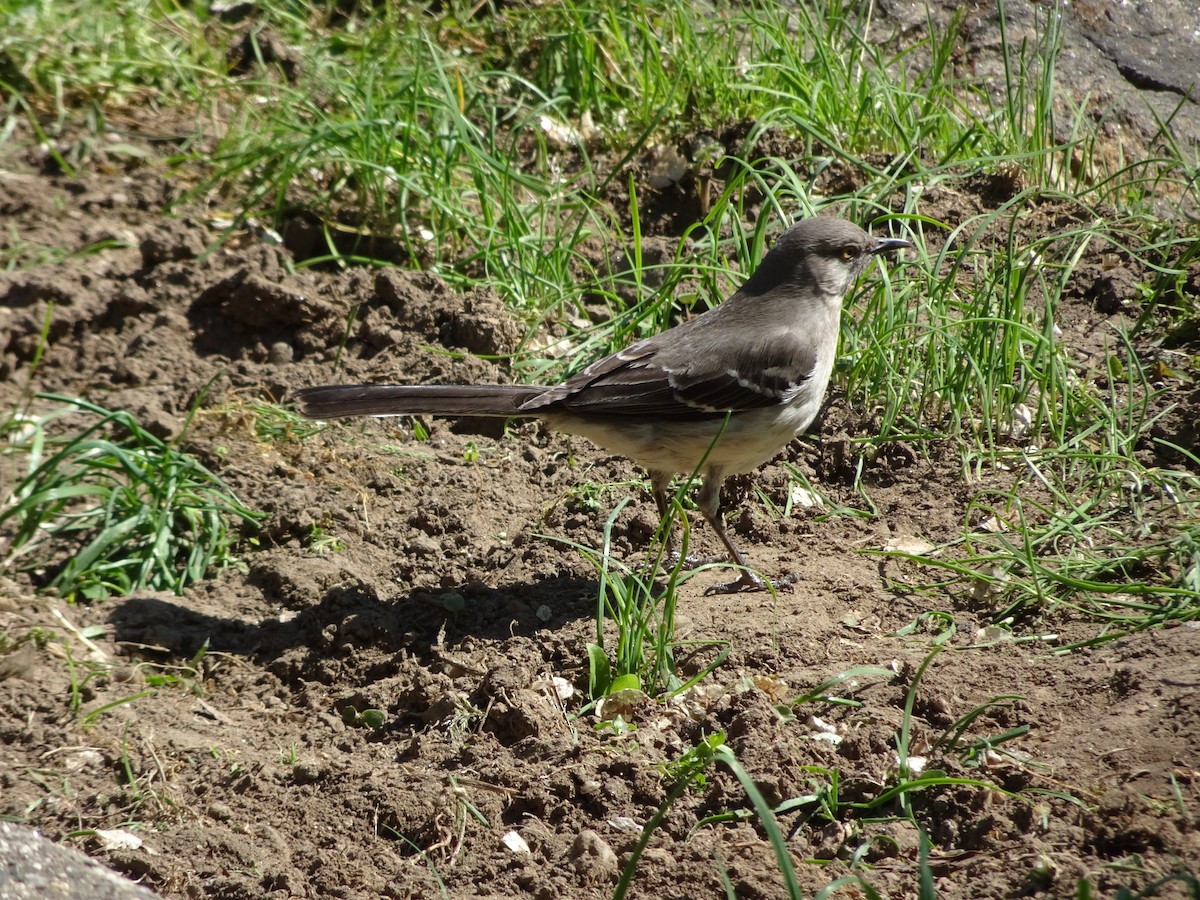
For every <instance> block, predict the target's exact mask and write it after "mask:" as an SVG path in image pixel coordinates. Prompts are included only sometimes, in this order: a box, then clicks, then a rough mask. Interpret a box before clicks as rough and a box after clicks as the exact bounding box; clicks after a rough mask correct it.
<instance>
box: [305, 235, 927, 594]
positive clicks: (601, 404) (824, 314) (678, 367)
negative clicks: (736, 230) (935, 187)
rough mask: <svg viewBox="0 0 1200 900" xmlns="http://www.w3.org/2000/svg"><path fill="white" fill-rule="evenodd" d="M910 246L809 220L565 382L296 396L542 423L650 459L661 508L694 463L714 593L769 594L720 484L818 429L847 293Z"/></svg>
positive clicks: (318, 403)
mask: <svg viewBox="0 0 1200 900" xmlns="http://www.w3.org/2000/svg"><path fill="white" fill-rule="evenodd" d="M911 246H912V244H911V243H910V242H909V241H907V240H904V239H902V238H895V237H873V236H872V235H870V234H868V233H867V232H866V231H864V230H863V229H862V228H860V227H859V226H857V225H855V224H854V223H853V222H850V221H847V220H845V219H841V218H835V217H833V216H813V217H809V218H804V219H800V220H799V221H797V222H795V223H794V224H793V225H791V226H790V227H789V228H787V229H786V230H785V231H784V232H783V233H782V234H781V235H780V237H779V238H778V239H777V240H776V241H775V243H774V245H773V246H772V247H771V249H770V250H769V251H768V252H767V253H766V255H765V256H764V257H763V259H762V261H761V262H760V263H759V265H758V266H757V268H755V269H754V271H753V272H752V273H751V274H750V276H749V277H748V278H747V279H746V280H745V282H743V284H742V285H741V287H739V288H738V289H737V290H736V291H735V292H734V293H733V294H732V295H731V296H730V297H729V298H728V299H727V300H725V301H724V302H723V303H720V304H718V305H716V306H714V307H712V308H710V309H708V310H707V311H706V312H704V313H702V314H700V315H698V316H696V317H695V318H692V319H688V320H686V321H684V322H682V323H680V324H678V325H675V326H674V327H672V328H669V329H667V330H665V331H662V332H660V333H658V334H656V335H654V336H653V337H649V338H646V339H644V340H640V341H637V342H636V343H634V344H631V345H630V346H628V347H625V348H624V349H622V350H618V351H617V352H615V353H613V354H611V355H609V356H605V357H603V358H602V359H599V360H597V361H595V362H593V363H591V364H590V365H588V366H587V367H586V368H584V369H582V370H581V371H579V372H578V373H576V374H575V375H572V376H570V377H568V378H567V379H566V380H565V381H563V382H562V383H560V384H552V385H533V384H462V385H453V384H436V385H433V384H416V385H397V384H331V385H322V386H317V387H306V388H302V389H300V390H298V391H296V392H295V399H296V400H297V402H298V408H299V411H300V413H301V414H302V415H304V416H306V417H308V418H313V419H333V418H342V417H347V416H395V415H438V416H499V417H504V418H510V417H527V418H535V419H541V420H543V421H544V422H545V423H546V424H547V425H548V426H549V427H550V428H552V429H554V430H556V431H561V432H566V433H568V434H574V435H582V436H583V437H585V438H588V439H590V440H591V441H593V442H594V443H596V444H598V445H599V446H600V447H602V448H604V449H606V450H608V451H610V452H613V453H616V454H619V455H621V456H625V457H628V458H629V459H631V460H633V461H634V462H636V463H637V464H638V465H640V466H641V467H642V468H644V469H645V470H646V471H647V473H648V474H649V477H650V486H651V491H652V493H653V496H654V500H655V503H656V505H657V507H658V511H659V513H660V515H662V516H665V515H666V513H667V510H668V508H669V499H668V497H669V495H668V488H669V487H670V483H671V480H672V478H673V477H674V476H675V475H677V474H684V475H691V474H692V473H694V472H696V471H699V472H700V474H701V475H702V479H703V480H702V482H701V486H700V488H699V490H698V492H697V496H696V505H697V507H698V508H699V510H700V512H701V513H702V514H703V516H704V518H705V520H706V521H707V522H708V524H709V525H710V527H711V528H712V529H713V531H715V532H716V534H717V536H718V537H719V538H720V539H721V542H722V543H723V544H724V546H725V549H726V551H727V552H728V561H729V562H730V563H731V564H732V565H733V566H735V567H737V568H738V569H739V570H740V573H741V574H740V575H739V576H738V578H737V579H735V580H734V581H732V582H730V583H728V584H723V585H718V586H716V587H715V588H710V590H709V593H717V592H719V593H733V592H736V591H741V590H762V589H765V588H766V587H767V586H768V585H767V583H766V582H765V581H764V579H762V578H761V577H759V576H758V575H757V574H755V573H754V572H753V571H752V570H751V568H750V566H749V565H747V563H746V558H745V556H744V555H743V554H742V552H741V550H740V549H739V548H738V546H737V545H736V544H735V543H734V541H733V539H732V538H731V537H730V535H729V532H728V531H727V530H726V528H725V516H724V512H725V511H724V509H723V508H722V505H721V487H722V485H723V483H724V481H725V480H726V478H728V477H729V476H731V475H738V474H743V473H748V472H753V471H755V470H757V469H758V468H759V467H760V466H762V465H763V464H764V463H766V462H768V461H769V460H771V459H772V458H773V457H775V456H776V455H777V454H778V453H779V451H780V450H782V449H783V447H785V446H786V445H787V444H788V443H789V442H790V441H791V440H792V439H793V438H794V437H796V436H797V435H799V434H801V433H803V432H804V431H805V430H806V429H807V428H808V427H809V426H810V425H811V424H812V422H813V420H814V419H815V418H816V416H817V413H818V412H819V411H820V409H821V406H822V404H823V402H824V397H825V391H826V388H827V387H828V385H829V378H830V375H831V373H832V371H833V364H834V359H835V356H836V354H837V346H838V338H839V333H840V325H841V309H842V301H843V299H844V297H845V295H846V294H847V292H848V291H849V290H850V288H851V287H853V286H854V284H855V283H856V282H857V280H858V278H859V276H861V275H862V274H863V272H864V271H865V270H866V268H867V266H868V265H869V264H870V263H871V261H872V260H873V259H874V258H875V257H876V256H878V255H880V254H882V253H888V252H892V251H897V250H901V249H903V248H905V247H911Z"/></svg>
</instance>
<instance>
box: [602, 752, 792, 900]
mask: <svg viewBox="0 0 1200 900" xmlns="http://www.w3.org/2000/svg"><path fill="white" fill-rule="evenodd" d="M716 764H720V765H723V766H725V767H726V768H727V769H729V771H730V772H732V773H733V775H734V777H735V778H736V779H737V780H738V783H739V784H741V786H742V789H743V790H744V791H745V792H746V796H747V798H749V800H750V803H751V806H752V807H753V808H754V814H755V815H756V816H757V818H758V820H759V823H760V824H761V825H762V828H763V830H764V831H766V833H767V839H768V841H769V842H770V844H771V849H772V851H773V852H774V855H775V862H776V865H777V866H778V867H779V873H780V877H781V878H782V880H783V885H784V889H785V890H786V892H787V896H788V897H789V898H793V900H799V898H800V897H801V892H800V885H799V881H798V879H797V877H796V869H795V867H794V866H793V865H792V859H791V855H790V854H789V853H788V849H787V841H786V839H785V838H784V836H783V832H782V831H780V830H779V824H778V822H777V821H776V819H775V814H774V812H773V811H772V810H771V807H770V805H769V804H768V803H767V801H766V799H765V798H764V797H763V795H762V792H761V791H759V789H758V785H756V784H755V783H754V779H753V777H751V775H750V773H749V772H748V771H747V770H746V768H745V767H744V766H743V765H742V764H741V761H740V760H738V758H737V756H736V755H735V754H734V752H733V751H732V750H730V749H729V747H728V746H726V744H725V736H724V735H722V734H714V735H709V736H708V737H706V738H704V740H702V741H701V742H700V743H698V744H696V745H695V746H694V747H692V748H691V749H690V750H688V751H687V752H685V753H684V754H683V755H682V756H680V757H679V759H678V760H676V761H675V762H674V763H672V764H671V765H669V766H668V767H667V777H668V779H669V780H670V781H671V782H672V784H671V788H670V790H669V791H668V793H667V799H666V800H665V801H664V802H663V804H662V805H661V806H660V807H659V808H658V809H657V810H656V811H655V813H654V815H653V816H651V818H650V820H649V821H648V822H646V824H645V826H643V828H642V834H641V837H640V838H639V839H638V842H637V844H636V845H635V846H634V848H633V850H632V852H631V853H630V854H629V861H628V862H627V863H626V865H625V868H624V869H623V870H622V871H621V877H620V879H619V880H618V882H617V888H616V890H615V891H614V892H613V900H621V898H623V897H625V896H626V894H627V893H628V892H629V888H630V885H631V884H632V883H633V877H634V874H635V873H636V871H637V864H638V860H639V859H640V858H641V855H642V852H643V851H644V850H645V849H646V847H647V846H648V845H649V843H650V839H651V838H652V837H653V835H654V832H655V831H656V830H657V829H658V828H659V827H660V826H661V825H662V823H663V820H664V819H665V818H666V816H667V813H668V812H669V811H670V810H671V807H673V806H674V805H675V803H676V801H678V800H679V798H680V797H682V796H683V795H684V793H686V792H687V791H689V790H698V789H700V788H702V787H703V785H704V784H705V782H706V780H707V778H708V774H707V773H708V770H709V769H710V768H711V767H712V766H713V765H716Z"/></svg>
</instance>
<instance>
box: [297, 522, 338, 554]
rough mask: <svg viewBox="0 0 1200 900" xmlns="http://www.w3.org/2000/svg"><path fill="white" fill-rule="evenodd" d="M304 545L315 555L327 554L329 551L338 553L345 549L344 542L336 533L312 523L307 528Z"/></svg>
mask: <svg viewBox="0 0 1200 900" xmlns="http://www.w3.org/2000/svg"><path fill="white" fill-rule="evenodd" d="M305 546H306V547H308V549H309V550H311V551H312V552H313V553H315V554H316V555H317V556H328V555H329V554H330V553H340V552H341V551H342V550H345V549H346V542H345V541H343V540H342V539H341V538H339V537H337V536H336V535H332V534H330V533H329V532H327V531H326V530H325V529H324V528H322V527H321V526H320V525H313V526H312V527H311V528H310V529H309V530H308V537H307V538H306V539H305Z"/></svg>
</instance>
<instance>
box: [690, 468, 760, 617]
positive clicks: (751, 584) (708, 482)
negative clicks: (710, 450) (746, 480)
mask: <svg viewBox="0 0 1200 900" xmlns="http://www.w3.org/2000/svg"><path fill="white" fill-rule="evenodd" d="M724 481H725V479H724V478H723V477H722V476H721V473H720V472H718V471H715V470H712V469H710V470H709V471H708V472H706V473H705V474H704V484H703V485H702V486H701V488H700V493H699V494H698V495H697V496H696V503H697V505H698V506H699V507H700V511H701V512H702V513H704V518H705V519H706V520H707V521H708V524H709V525H711V526H712V529H713V531H715V532H716V533H717V537H719V538H720V539H721V542H722V543H723V544H724V545H725V549H726V550H728V551H729V561H730V562H732V563H733V564H734V565H737V566H739V567H741V575H739V576H738V578H737V579H735V580H734V581H731V582H729V583H728V584H718V585H714V586H713V587H710V588H709V589H708V590H707V591H705V592H704V593H706V594H735V593H737V592H738V591H761V590H765V589H766V587H767V584H766V582H765V581H763V580H762V579H761V578H759V577H758V576H757V575H755V574H754V573H753V572H751V571H750V568H749V567H748V566H747V565H746V558H745V557H744V556H742V551H740V550H739V549H738V548H737V544H735V543H734V542H733V538H731V537H730V536H729V533H728V532H727V531H726V530H725V513H724V511H723V510H722V509H721V485H722V484H723V483H724Z"/></svg>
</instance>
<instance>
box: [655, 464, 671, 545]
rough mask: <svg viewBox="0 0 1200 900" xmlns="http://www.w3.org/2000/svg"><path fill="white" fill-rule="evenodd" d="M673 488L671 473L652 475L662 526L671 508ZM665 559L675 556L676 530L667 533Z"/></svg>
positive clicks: (656, 504) (659, 519)
mask: <svg viewBox="0 0 1200 900" xmlns="http://www.w3.org/2000/svg"><path fill="white" fill-rule="evenodd" d="M670 487H671V473H670V472H651V473H650V491H651V493H653V494H654V505H655V506H657V507H658V521H659V524H660V526H661V523H662V521H663V519H665V518H666V517H667V512H668V511H669V510H670V508H671V500H670V497H671V494H670V492H669V488H670ZM664 549H665V551H666V552H665V554H664V558H666V559H671V558H672V557H674V555H675V529H674V528H671V530H670V531H668V532H667V545H666V547H665V548H664Z"/></svg>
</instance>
